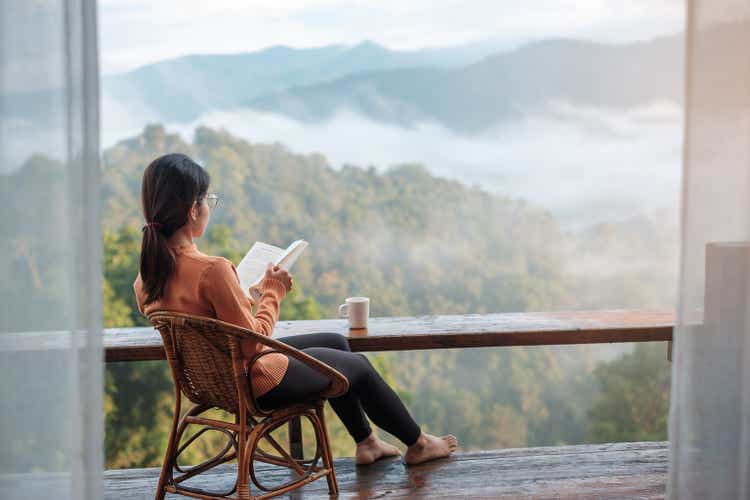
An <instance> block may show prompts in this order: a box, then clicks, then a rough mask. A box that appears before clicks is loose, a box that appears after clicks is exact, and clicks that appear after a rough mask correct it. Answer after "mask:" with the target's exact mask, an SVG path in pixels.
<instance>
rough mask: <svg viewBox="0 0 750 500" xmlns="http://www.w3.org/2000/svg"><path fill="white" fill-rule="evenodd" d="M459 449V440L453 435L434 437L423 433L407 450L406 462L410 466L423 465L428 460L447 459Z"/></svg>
mask: <svg viewBox="0 0 750 500" xmlns="http://www.w3.org/2000/svg"><path fill="white" fill-rule="evenodd" d="M456 448H458V440H457V439H456V436H454V435H453V434H448V435H447V436H440V437H438V436H433V435H432V434H427V433H426V432H423V433H422V434H420V435H419V439H417V442H416V443H414V444H413V445H411V446H409V447H408V448H407V449H406V453H405V454H404V460H405V461H406V463H407V464H409V465H415V464H421V463H422V462H426V461H428V460H434V459H436V458H443V457H447V456H448V455H450V454H451V453H453V452H454V451H456Z"/></svg>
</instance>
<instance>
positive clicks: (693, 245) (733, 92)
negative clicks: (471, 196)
mask: <svg viewBox="0 0 750 500" xmlns="http://www.w3.org/2000/svg"><path fill="white" fill-rule="evenodd" d="M687 17H688V23H687V24H688V26H687V75H686V76H687V78H686V85H687V86H686V103H685V106H686V125H685V149H684V153H685V154H684V172H683V173H684V176H683V199H682V236H683V242H682V255H681V271H680V273H681V274H680V289H679V310H678V327H677V328H676V330H675V342H674V361H673V366H672V392H671V408H670V425H669V440H670V468H669V472H670V473H669V486H668V491H669V496H670V498H680V499H684V498H700V499H706V498H722V499H723V498H726V499H730V498H731V499H736V498H742V499H748V498H750V333H749V332H748V328H750V307H748V306H749V305H750V55H748V50H749V49H750V2H748V1H747V0H742V1H737V0H692V1H689V2H688V16H687Z"/></svg>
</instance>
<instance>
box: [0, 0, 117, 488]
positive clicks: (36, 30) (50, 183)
mask: <svg viewBox="0 0 750 500" xmlns="http://www.w3.org/2000/svg"><path fill="white" fill-rule="evenodd" d="M98 94H99V67H98V44H97V17H96V2H95V1H94V0H58V1H44V2H36V1H28V0H4V1H3V2H2V4H0V181H1V184H0V195H2V196H1V198H2V202H3V213H2V217H1V218H0V220H1V221H2V222H0V224H2V227H0V229H1V230H2V240H0V241H1V242H0V245H1V246H0V263H1V264H0V265H1V266H2V280H0V304H2V306H0V307H2V309H3V311H2V315H1V317H0V367H2V371H1V372H0V374H1V376H0V398H2V412H1V413H0V443H2V446H0V492H2V493H0V496H2V497H3V498H13V499H23V498H45V499H46V498H64V499H68V498H69V499H76V500H78V499H99V498H102V496H103V488H102V481H101V476H102V469H103V450H102V443H103V409H102V392H103V390H102V386H103V383H102V379H103V356H102V343H101V342H102V241H101V240H102V238H101V229H100V220H99V212H100V211H99V203H100V201H99V199H100V187H99V184H100V182H99V176H100V167H99V95H98Z"/></svg>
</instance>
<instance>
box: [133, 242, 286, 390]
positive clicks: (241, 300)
mask: <svg viewBox="0 0 750 500" xmlns="http://www.w3.org/2000/svg"><path fill="white" fill-rule="evenodd" d="M172 251H173V253H174V255H175V261H176V264H175V272H174V273H173V274H172V276H170V277H169V279H168V280H167V284H166V287H165V289H164V296H163V297H162V298H161V299H159V300H156V301H154V302H151V303H149V304H145V306H144V302H145V300H146V292H145V291H144V290H143V282H142V281H141V275H140V273H139V274H138V277H137V278H136V280H135V283H133V290H134V291H135V296H136V301H137V302H138V309H139V310H140V311H141V313H143V314H144V315H147V314H149V313H150V312H151V311H155V310H158V309H166V310H169V311H176V312H181V313H187V314H196V315H201V316H208V317H211V318H217V319H220V320H222V321H226V322H227V323H232V324H235V325H238V326H241V327H244V328H247V329H248V330H252V331H254V332H256V333H260V334H263V335H267V336H269V337H270V336H271V334H272V333H273V328H274V325H275V324H276V321H277V320H278V319H279V304H280V302H281V299H282V298H284V295H286V287H285V286H284V284H283V283H282V282H281V281H279V280H277V279H271V278H264V279H263V281H262V282H261V289H262V291H263V293H262V295H261V298H260V300H259V301H258V309H257V311H256V312H255V314H254V315H253V312H252V308H253V305H254V302H253V301H252V300H251V299H250V298H249V297H248V296H247V295H245V293H244V292H243V291H242V288H241V287H240V280H239V277H238V276H237V269H236V268H235V267H234V265H233V264H232V262H231V261H230V260H228V259H225V258H224V257H218V256H210V255H206V254H204V253H201V252H200V251H199V250H198V249H197V247H196V245H195V243H189V244H187V245H182V246H179V247H172ZM241 345H242V352H243V355H244V356H245V358H246V359H247V360H249V359H250V358H251V357H252V356H254V355H255V354H257V353H258V352H260V351H261V350H264V349H265V347H264V346H262V345H260V344H258V343H257V342H254V341H253V340H252V339H248V340H247V341H243V342H242V344H241ZM288 365H289V359H288V358H287V357H286V356H284V355H283V354H280V353H275V354H268V355H266V356H263V357H262V358H260V359H259V360H258V362H257V363H255V364H254V365H253V371H252V373H251V374H250V381H251V386H252V390H253V394H254V395H255V396H256V397H258V396H260V395H261V394H265V393H266V392H268V391H270V390H271V389H272V388H274V387H276V385H278V384H279V382H281V379H282V377H283V376H284V374H285V373H286V369H287V366H288Z"/></svg>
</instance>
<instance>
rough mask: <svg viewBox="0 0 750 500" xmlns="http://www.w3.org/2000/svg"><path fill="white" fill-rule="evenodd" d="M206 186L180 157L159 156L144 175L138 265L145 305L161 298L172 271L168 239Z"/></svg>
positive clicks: (200, 173) (204, 175) (205, 178)
mask: <svg viewBox="0 0 750 500" xmlns="http://www.w3.org/2000/svg"><path fill="white" fill-rule="evenodd" d="M209 183H210V177H209V175H208V172H206V171H205V170H204V169H203V167H201V166H200V165H198V164H197V163H195V162H194V161H193V160H191V159H190V158H189V157H188V156H185V155H183V154H174V153H173V154H167V155H164V156H160V157H159V158H156V159H155V160H154V161H152V162H151V164H149V166H148V167H146V170H145V171H144V172H143V180H142V183H141V205H142V209H143V215H144V217H145V218H146V221H147V224H146V225H144V226H143V239H142V240H141V257H140V264H139V265H140V274H141V280H142V281H143V289H144V291H145V292H146V296H147V297H146V301H145V303H146V304H148V303H150V302H153V301H155V300H158V299H160V298H161V297H163V296H164V288H165V287H166V284H167V280H168V279H169V277H170V276H171V275H172V273H174V270H175V257H174V254H173V253H172V250H171V249H170V248H169V238H170V237H171V236H172V235H173V234H174V233H175V231H177V230H178V229H180V228H181V227H182V226H184V225H185V224H186V223H187V222H188V214H189V212H190V208H191V207H192V206H193V203H194V202H195V201H196V200H197V199H199V198H200V197H201V196H203V195H205V194H206V192H207V191H208V185H209Z"/></svg>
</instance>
